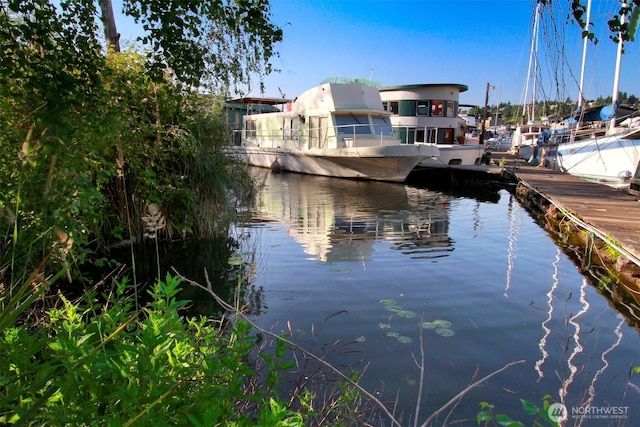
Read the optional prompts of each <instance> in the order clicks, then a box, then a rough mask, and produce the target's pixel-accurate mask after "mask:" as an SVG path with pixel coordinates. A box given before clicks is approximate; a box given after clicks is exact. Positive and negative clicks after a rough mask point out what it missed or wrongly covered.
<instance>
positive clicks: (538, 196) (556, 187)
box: [505, 156, 640, 325]
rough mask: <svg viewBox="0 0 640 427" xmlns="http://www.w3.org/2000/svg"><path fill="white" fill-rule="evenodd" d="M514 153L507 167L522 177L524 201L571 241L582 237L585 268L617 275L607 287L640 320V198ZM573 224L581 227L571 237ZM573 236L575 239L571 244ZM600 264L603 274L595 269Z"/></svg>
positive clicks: (519, 192)
mask: <svg viewBox="0 0 640 427" xmlns="http://www.w3.org/2000/svg"><path fill="white" fill-rule="evenodd" d="M511 157H512V158H511V159H509V160H508V162H507V165H506V166H505V171H507V172H508V173H511V174H512V175H513V177H514V179H515V180H516V182H517V188H516V194H517V195H518V197H519V198H520V199H521V201H523V202H524V203H525V204H531V203H534V204H537V205H538V209H539V210H540V212H541V213H543V214H544V215H545V218H546V220H547V228H548V229H549V230H550V231H552V232H555V233H556V234H557V235H558V236H562V238H563V239H564V240H563V241H564V242H565V244H566V245H567V246H573V247H574V248H575V247H576V246H575V241H576V240H578V241H579V243H580V245H579V246H578V247H579V248H582V253H581V254H580V255H579V256H580V258H581V259H582V260H583V265H582V266H581V268H584V269H585V270H589V272H590V273H591V274H592V275H593V276H594V277H602V276H606V275H608V276H612V277H615V278H616V279H617V282H618V283H617V285H615V286H613V287H609V288H607V289H608V291H609V293H610V297H611V299H612V300H613V301H614V303H616V304H617V305H618V306H619V308H620V309H621V311H622V312H626V314H627V317H628V318H629V319H630V320H631V319H633V322H634V323H635V322H636V321H638V320H640V318H638V317H637V316H638V314H637V313H638V312H640V310H639V309H638V306H639V305H640V201H639V200H638V198H637V197H635V196H632V195H630V194H629V193H628V192H627V191H626V190H621V189H616V188H613V187H611V186H608V185H605V184H601V183H597V182H590V181H587V180H584V179H581V178H577V177H575V176H572V175H569V174H565V173H561V172H554V171H552V170H550V169H548V168H544V167H537V166H530V165H528V164H527V163H526V162H524V161H523V160H518V161H517V162H516V159H515V158H514V157H513V156H511ZM567 224H571V225H572V226H573V227H574V228H573V229H574V230H578V231H580V232H578V233H573V234H574V235H573V236H569V234H571V231H569V232H567V229H568V228H569V227H567ZM582 231H586V233H583V232H582ZM570 240H573V241H572V242H571V243H569V241H570ZM612 249H613V250H612ZM615 254H619V255H618V256H616V255H615ZM597 269H600V270H601V274H594V271H596V270H597ZM602 272H604V274H602ZM632 306H633V308H632ZM639 325H640V322H639Z"/></svg>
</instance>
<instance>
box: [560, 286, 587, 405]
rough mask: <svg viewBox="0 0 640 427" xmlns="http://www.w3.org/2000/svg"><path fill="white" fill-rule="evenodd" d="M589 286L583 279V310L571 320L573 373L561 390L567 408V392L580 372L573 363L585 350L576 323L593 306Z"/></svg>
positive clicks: (570, 368) (571, 361)
mask: <svg viewBox="0 0 640 427" xmlns="http://www.w3.org/2000/svg"><path fill="white" fill-rule="evenodd" d="M587 286H588V284H587V279H583V280H582V285H581V286H580V302H581V303H582V309H581V310H580V311H579V312H577V313H576V314H575V315H574V316H572V317H571V318H570V319H569V323H570V324H571V325H572V326H573V327H574V332H573V335H572V337H573V342H574V347H573V351H572V352H571V355H570V356H569V359H567V364H568V365H569V371H570V372H571V374H569V377H568V378H567V379H565V380H564V381H563V382H562V388H561V389H560V403H562V404H563V405H565V406H566V404H565V397H566V396H567V391H568V389H569V386H570V385H571V383H572V382H573V379H574V377H575V375H576V372H578V368H577V367H576V365H574V364H573V361H574V359H575V358H576V356H577V355H578V354H580V353H582V350H584V348H583V347H582V344H580V332H581V328H580V324H579V323H578V322H576V319H577V318H578V317H580V316H582V315H583V314H584V313H586V312H587V311H589V307H591V305H590V304H589V303H588V302H587V299H586V296H587V292H586V289H587Z"/></svg>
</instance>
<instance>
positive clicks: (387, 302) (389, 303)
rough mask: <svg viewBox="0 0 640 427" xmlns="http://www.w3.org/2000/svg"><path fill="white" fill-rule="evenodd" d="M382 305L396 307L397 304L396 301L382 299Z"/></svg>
mask: <svg viewBox="0 0 640 427" xmlns="http://www.w3.org/2000/svg"><path fill="white" fill-rule="evenodd" d="M380 304H384V305H396V304H397V302H396V300H394V299H381V300H380Z"/></svg>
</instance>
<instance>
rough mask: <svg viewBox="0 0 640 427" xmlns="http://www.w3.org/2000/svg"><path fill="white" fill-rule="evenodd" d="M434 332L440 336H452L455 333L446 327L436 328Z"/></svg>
mask: <svg viewBox="0 0 640 427" xmlns="http://www.w3.org/2000/svg"><path fill="white" fill-rule="evenodd" d="M436 334H438V335H440V336H441V337H452V336H454V335H455V334H456V333H455V332H453V331H452V330H451V329H447V328H436Z"/></svg>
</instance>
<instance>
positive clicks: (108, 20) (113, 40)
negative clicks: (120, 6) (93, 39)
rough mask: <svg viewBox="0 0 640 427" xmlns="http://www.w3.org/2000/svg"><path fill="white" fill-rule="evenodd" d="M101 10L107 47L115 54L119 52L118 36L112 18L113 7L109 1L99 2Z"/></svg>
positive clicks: (101, 0) (114, 21) (102, 0)
mask: <svg viewBox="0 0 640 427" xmlns="http://www.w3.org/2000/svg"><path fill="white" fill-rule="evenodd" d="M100 9H102V22H103V24H104V36H105V38H106V39H107V45H108V46H109V47H110V48H111V49H113V50H114V51H116V52H120V34H118V30H117V29H116V20H115V18H114V17H113V5H112V4H111V0H100Z"/></svg>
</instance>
